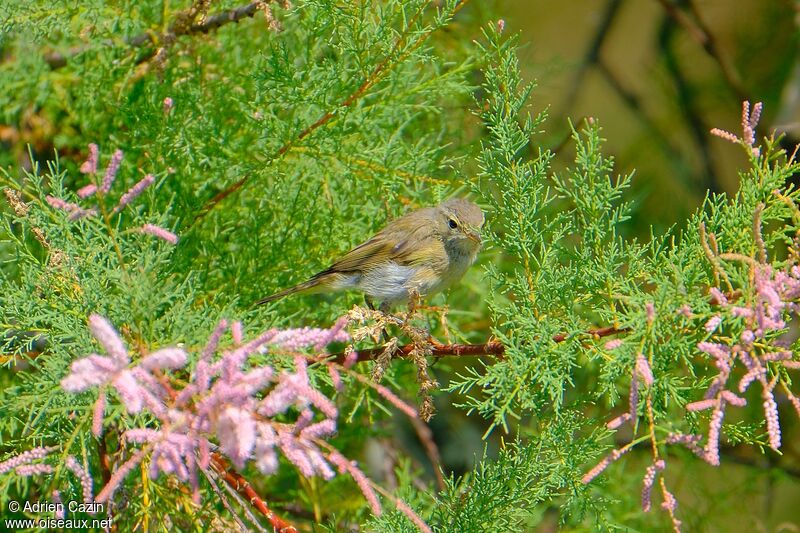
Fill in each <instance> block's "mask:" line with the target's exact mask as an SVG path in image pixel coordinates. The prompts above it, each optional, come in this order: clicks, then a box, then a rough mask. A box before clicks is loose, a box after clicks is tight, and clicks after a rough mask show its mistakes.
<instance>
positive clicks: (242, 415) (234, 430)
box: [217, 406, 256, 468]
mask: <svg viewBox="0 0 800 533" xmlns="http://www.w3.org/2000/svg"><path fill="white" fill-rule="evenodd" d="M217 437H218V438H219V443H220V444H219V446H220V450H221V451H222V453H224V454H225V455H227V456H228V457H229V458H230V459H231V461H233V464H234V465H236V467H237V468H243V467H244V463H245V461H247V460H248V459H249V458H250V456H251V454H252V452H253V448H254V446H255V443H256V422H255V420H253V417H252V416H250V412H249V411H247V410H245V409H239V408H237V407H233V406H231V407H228V408H226V409H225V410H224V411H223V412H222V414H221V415H220V416H219V420H218V421H217Z"/></svg>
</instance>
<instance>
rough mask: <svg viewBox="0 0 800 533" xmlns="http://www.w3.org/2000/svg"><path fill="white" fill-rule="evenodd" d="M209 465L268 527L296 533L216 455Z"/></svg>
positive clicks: (293, 527) (214, 454) (283, 532)
mask: <svg viewBox="0 0 800 533" xmlns="http://www.w3.org/2000/svg"><path fill="white" fill-rule="evenodd" d="M211 464H212V466H213V467H214V469H215V470H216V471H217V472H218V473H219V475H220V476H221V477H222V479H224V480H225V483H227V484H228V485H229V486H230V487H231V488H232V489H234V490H235V491H236V492H238V493H239V494H241V495H242V496H244V497H245V498H246V499H247V501H248V502H250V505H252V506H253V507H255V509H256V510H257V511H258V512H259V513H261V514H262V515H264V516H265V517H266V518H267V520H269V523H270V525H271V526H272V527H273V528H274V529H275V531H277V532H279V533H298V532H297V528H296V527H295V526H293V525H292V524H290V523H289V522H287V521H286V520H284V519H283V518H281V517H279V516H278V515H276V514H275V513H274V512H273V511H272V510H271V509H270V508H269V507H268V506H267V504H266V502H265V501H264V500H263V499H262V498H261V496H259V495H258V493H257V492H256V491H255V490H254V489H253V487H252V486H250V483H249V482H248V481H247V480H246V479H245V478H244V477H243V476H242V475H241V474H239V473H238V472H236V471H235V470H233V469H232V468H230V466H229V465H228V462H227V461H226V460H225V459H224V458H223V457H222V456H221V455H220V454H218V453H216V452H214V453H212V454H211Z"/></svg>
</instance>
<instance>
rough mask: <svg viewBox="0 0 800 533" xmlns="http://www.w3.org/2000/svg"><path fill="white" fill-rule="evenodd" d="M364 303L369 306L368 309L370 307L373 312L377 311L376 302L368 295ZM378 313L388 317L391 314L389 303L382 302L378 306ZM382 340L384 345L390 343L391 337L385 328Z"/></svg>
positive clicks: (382, 331) (365, 296)
mask: <svg viewBox="0 0 800 533" xmlns="http://www.w3.org/2000/svg"><path fill="white" fill-rule="evenodd" d="M364 303H365V304H367V307H369V308H370V309H371V310H373V311H375V310H376V309H375V302H374V301H373V300H372V298H370V297H369V295H367V294H365V295H364ZM377 311H379V312H380V313H383V314H384V315H388V314H389V303H388V302H381V303H380V305H379V306H378V309H377ZM381 338H382V339H383V343H384V344H388V343H389V338H390V337H389V332H388V331H386V328H385V327H384V328H383V329H382V330H381Z"/></svg>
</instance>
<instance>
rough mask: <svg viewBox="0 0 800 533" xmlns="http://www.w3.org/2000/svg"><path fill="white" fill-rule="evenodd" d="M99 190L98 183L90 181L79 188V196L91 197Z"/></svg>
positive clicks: (83, 197)
mask: <svg viewBox="0 0 800 533" xmlns="http://www.w3.org/2000/svg"><path fill="white" fill-rule="evenodd" d="M96 192H97V185H95V184H94V183H90V184H89V185H84V186H83V187H81V188H80V189H78V197H79V198H82V199H84V200H85V199H86V198H89V197H90V196H92V195H93V194H95V193H96Z"/></svg>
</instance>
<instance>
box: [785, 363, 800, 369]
mask: <svg viewBox="0 0 800 533" xmlns="http://www.w3.org/2000/svg"><path fill="white" fill-rule="evenodd" d="M783 366H785V367H786V368H791V369H792V370H800V361H784V362H783Z"/></svg>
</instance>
